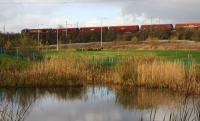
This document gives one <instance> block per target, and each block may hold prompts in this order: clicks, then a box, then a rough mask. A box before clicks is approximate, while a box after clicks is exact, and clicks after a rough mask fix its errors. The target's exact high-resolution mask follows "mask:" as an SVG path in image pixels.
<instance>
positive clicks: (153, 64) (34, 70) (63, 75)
mask: <svg viewBox="0 0 200 121" xmlns="http://www.w3.org/2000/svg"><path fill="white" fill-rule="evenodd" d="M199 72H200V71H199V66H198V64H196V63H195V62H188V63H183V62H182V61H179V60H176V61H167V60H166V59H163V58H162V59H161V58H158V57H156V56H155V55H145V56H129V57H116V58H113V57H99V56H98V57H95V56H92V57H91V56H80V57H52V58H50V59H45V60H42V61H40V62H34V63H33V64H32V65H31V66H28V67H26V68H22V69H20V68H19V67H18V68H15V66H13V67H12V68H8V69H5V70H0V76H1V78H0V85H1V86H22V87H38V86H39V87H40V86H42V87H43V86H44V87H55V86H77V85H85V84H119V85H131V86H144V87H148V88H170V89H173V90H180V91H184V92H192V93H194V92H195V93H196V92H197V93H198V92H200V88H199V87H200V85H199V84H200V83H199V80H200V79H199Z"/></svg>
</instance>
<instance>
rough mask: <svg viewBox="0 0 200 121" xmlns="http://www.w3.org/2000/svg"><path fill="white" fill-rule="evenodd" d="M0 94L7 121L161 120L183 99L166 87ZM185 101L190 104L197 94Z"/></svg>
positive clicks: (10, 90) (42, 90)
mask: <svg viewBox="0 0 200 121" xmlns="http://www.w3.org/2000/svg"><path fill="white" fill-rule="evenodd" d="M0 97H1V99H0V101H1V103H0V110H1V111H2V112H3V113H1V114H0V117H1V118H2V119H3V118H4V119H7V120H8V121H11V120H13V119H15V120H18V121H23V120H25V121H139V120H141V118H142V119H143V120H144V121H149V120H150V118H152V117H154V116H155V119H156V120H157V121H162V120H163V118H164V117H165V118H167V117H169V114H170V113H171V112H178V110H177V109H178V107H180V106H182V102H185V100H186V98H185V96H184V95H181V94H178V93H174V92H170V91H167V90H157V89H141V88H125V87H93V86H89V87H76V88H75V87H68V88H56V89H1V90H0ZM189 100H190V101H189V107H192V104H194V103H196V102H198V100H199V97H198V96H191V97H190V98H189ZM154 114H155V115H154Z"/></svg>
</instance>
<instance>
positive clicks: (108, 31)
mask: <svg viewBox="0 0 200 121" xmlns="http://www.w3.org/2000/svg"><path fill="white" fill-rule="evenodd" d="M183 30H184V31H183ZM185 30H198V31H199V30H200V23H185V24H175V26H173V24H149V25H141V26H139V25H128V26H103V27H81V28H55V29H23V30H22V31H21V33H22V34H24V35H27V36H29V37H30V38H32V39H37V40H38V38H39V39H40V40H41V41H42V42H43V43H44V42H48V43H49V44H55V43H56V40H57V38H58V36H59V40H60V41H61V42H62V43H67V42H68V41H69V40H70V41H71V40H72V42H74V43H76V42H94V41H99V38H100V36H101V33H103V39H104V41H114V40H117V38H120V39H121V38H122V37H125V38H126V39H124V40H131V38H133V37H134V36H137V38H139V40H146V39H147V38H148V36H149V35H150V34H151V35H153V36H155V35H156V36H157V37H158V38H159V39H169V37H170V36H172V35H173V34H176V32H177V33H179V35H180V33H181V32H182V33H183V34H185V32H187V31H185ZM183 34H182V35H180V37H179V38H180V39H190V38H191V37H190V36H188V35H187V36H188V37H185V36H183ZM66 35H67V38H66ZM121 40H122V39H121Z"/></svg>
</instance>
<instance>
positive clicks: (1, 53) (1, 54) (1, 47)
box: [0, 47, 3, 55]
mask: <svg viewBox="0 0 200 121" xmlns="http://www.w3.org/2000/svg"><path fill="white" fill-rule="evenodd" d="M2 54H3V48H2V47H1V53H0V55H2Z"/></svg>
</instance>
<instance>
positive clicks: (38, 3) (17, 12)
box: [0, 0, 200, 32]
mask: <svg viewBox="0 0 200 121" xmlns="http://www.w3.org/2000/svg"><path fill="white" fill-rule="evenodd" d="M199 6H200V0H0V31H2V32H3V31H4V26H5V31H6V32H20V31H21V30H22V29H24V28H56V27H66V23H67V26H68V27H85V26H101V25H103V26H112V25H133V24H134V25H142V24H154V23H155V24H159V23H161V24H162V23H172V24H175V23H188V22H189V23H190V22H200V14H199V11H200V7H199Z"/></svg>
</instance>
